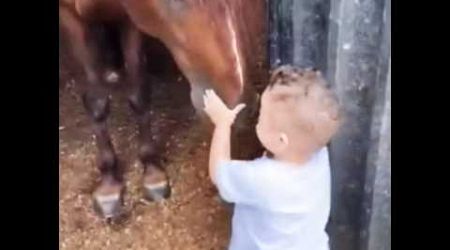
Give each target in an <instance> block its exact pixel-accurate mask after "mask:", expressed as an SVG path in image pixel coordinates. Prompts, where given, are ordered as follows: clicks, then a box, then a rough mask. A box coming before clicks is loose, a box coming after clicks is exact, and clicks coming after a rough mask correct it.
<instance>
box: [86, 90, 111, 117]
mask: <svg viewBox="0 0 450 250" xmlns="http://www.w3.org/2000/svg"><path fill="white" fill-rule="evenodd" d="M83 104H84V107H85V109H86V110H87V111H88V114H89V115H90V116H91V117H92V118H93V119H94V120H95V121H96V122H102V121H104V120H106V118H107V117H108V115H109V97H108V95H107V94H106V93H102V92H99V91H88V92H86V93H85V94H84V95H83Z"/></svg>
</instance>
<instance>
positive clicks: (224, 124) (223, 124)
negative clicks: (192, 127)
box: [215, 122, 231, 129]
mask: <svg viewBox="0 0 450 250" xmlns="http://www.w3.org/2000/svg"><path fill="white" fill-rule="evenodd" d="M215 127H216V129H229V128H231V123H228V122H221V123H217V124H215Z"/></svg>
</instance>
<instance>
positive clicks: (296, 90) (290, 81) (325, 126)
mask: <svg viewBox="0 0 450 250" xmlns="http://www.w3.org/2000/svg"><path fill="white" fill-rule="evenodd" d="M268 88H269V90H271V91H273V94H272V96H273V99H272V101H273V102H275V103H278V105H280V106H279V107H280V109H283V110H285V111H287V112H288V113H289V115H288V116H287V117H289V119H291V120H292V121H293V122H292V123H291V122H289V123H290V124H289V125H288V124H284V125H283V126H284V127H285V129H286V130H288V131H289V130H290V131H291V132H292V133H296V132H305V131H306V132H307V133H310V134H311V135H313V136H314V138H315V139H316V140H317V142H318V145H319V146H324V145H326V144H327V143H328V142H329V141H330V139H331V138H332V137H333V136H334V135H335V134H336V132H337V131H338V129H339V126H340V125H341V123H342V120H343V117H342V112H341V108H340V105H339V102H338V99H337V97H336V95H335V94H334V93H333V92H332V91H331V90H330V89H329V88H327V83H326V80H325V79H324V78H323V76H322V74H321V73H320V72H319V71H317V70H314V69H302V68H298V67H294V66H289V65H283V66H280V67H278V68H277V69H275V70H274V71H273V73H272V74H271V77H270V82H269V86H268ZM285 123H286V122H285Z"/></svg>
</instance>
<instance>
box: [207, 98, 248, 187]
mask: <svg viewBox="0 0 450 250" xmlns="http://www.w3.org/2000/svg"><path fill="white" fill-rule="evenodd" d="M203 101H204V105H205V112H206V114H208V116H209V118H210V119H211V121H212V122H213V123H214V125H215V128H214V133H213V137H212V141H211V151H210V155H209V177H210V179H211V181H212V182H213V183H214V184H216V180H215V178H216V177H215V176H216V168H217V166H218V165H219V163H221V162H226V161H230V160H231V154H230V136H231V125H232V124H233V122H234V120H235V118H236V115H237V114H238V113H239V112H240V111H241V110H242V109H243V108H244V107H245V104H239V105H237V106H236V107H235V108H234V109H232V110H230V109H229V108H228V107H227V106H226V105H225V104H224V103H223V101H222V100H221V99H220V98H219V97H218V96H217V95H216V93H215V92H214V91H213V90H206V92H205V95H204V96H203Z"/></svg>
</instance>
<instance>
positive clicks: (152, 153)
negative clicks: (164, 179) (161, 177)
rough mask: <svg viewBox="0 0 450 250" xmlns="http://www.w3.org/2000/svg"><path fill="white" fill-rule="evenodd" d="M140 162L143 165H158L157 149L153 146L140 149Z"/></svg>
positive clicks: (149, 145) (146, 145)
mask: <svg viewBox="0 0 450 250" xmlns="http://www.w3.org/2000/svg"><path fill="white" fill-rule="evenodd" d="M138 156H139V160H140V161H141V162H142V164H144V166H145V165H149V164H157V162H158V156H157V153H156V149H155V147H154V146H153V145H152V144H143V145H141V146H140V147H139V153H138Z"/></svg>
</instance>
